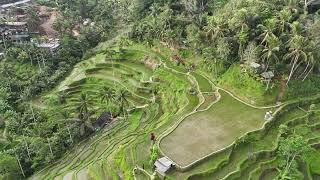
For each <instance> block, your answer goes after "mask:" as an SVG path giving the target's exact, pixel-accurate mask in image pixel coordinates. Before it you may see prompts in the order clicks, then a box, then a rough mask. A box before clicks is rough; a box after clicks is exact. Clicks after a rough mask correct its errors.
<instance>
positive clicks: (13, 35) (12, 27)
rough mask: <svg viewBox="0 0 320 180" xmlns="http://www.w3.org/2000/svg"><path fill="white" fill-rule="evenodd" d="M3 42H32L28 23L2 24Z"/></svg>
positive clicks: (0, 31)
mask: <svg viewBox="0 0 320 180" xmlns="http://www.w3.org/2000/svg"><path fill="white" fill-rule="evenodd" d="M0 33H1V36H2V39H1V41H3V40H4V39H6V40H7V41H11V42H14V43H21V42H26V41H30V35H29V31H28V25H27V22H3V23H0Z"/></svg>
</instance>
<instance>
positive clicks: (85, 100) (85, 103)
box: [77, 93, 92, 116]
mask: <svg viewBox="0 0 320 180" xmlns="http://www.w3.org/2000/svg"><path fill="white" fill-rule="evenodd" d="M91 105H92V104H91V102H90V98H89V96H88V94H85V93H83V94H81V96H80V98H79V100H78V102H77V111H78V113H79V115H80V116H86V115H87V114H88V113H89V107H90V106H91Z"/></svg>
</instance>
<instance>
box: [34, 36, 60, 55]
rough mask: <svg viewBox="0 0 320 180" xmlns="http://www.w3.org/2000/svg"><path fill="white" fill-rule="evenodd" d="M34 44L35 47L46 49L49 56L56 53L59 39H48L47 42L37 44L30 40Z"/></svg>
mask: <svg viewBox="0 0 320 180" xmlns="http://www.w3.org/2000/svg"><path fill="white" fill-rule="evenodd" d="M31 42H34V44H35V45H36V47H39V48H45V49H48V50H49V52H50V53H51V54H54V53H56V51H57V49H58V48H59V47H60V42H59V39H49V41H47V42H41V43H39V42H37V41H35V40H31Z"/></svg>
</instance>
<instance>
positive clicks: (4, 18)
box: [0, 0, 60, 54]
mask: <svg viewBox="0 0 320 180" xmlns="http://www.w3.org/2000/svg"><path fill="white" fill-rule="evenodd" d="M31 9H32V10H35V12H36V15H37V19H38V20H39V24H40V25H39V26H37V27H32V28H31V27H30V25H34V24H33V23H30V21H31V18H32V17H30V15H28V11H29V10H31ZM57 16H58V13H57V11H56V10H55V9H53V8H48V7H45V6H37V5H35V4H34V3H33V2H32V0H7V1H6V2H0V33H1V39H0V43H1V44H2V45H3V47H5V46H6V43H8V42H11V43H20V44H21V43H33V44H34V45H35V46H36V47H39V48H44V49H47V50H48V51H49V52H51V53H54V52H55V51H56V50H57V49H58V48H59V46H60V44H59V39H57V33H56V32H55V31H54V30H53V28H52V25H53V22H54V20H55V19H56V18H57ZM4 51H5V50H4V49H2V50H0V53H1V54H3V53H4Z"/></svg>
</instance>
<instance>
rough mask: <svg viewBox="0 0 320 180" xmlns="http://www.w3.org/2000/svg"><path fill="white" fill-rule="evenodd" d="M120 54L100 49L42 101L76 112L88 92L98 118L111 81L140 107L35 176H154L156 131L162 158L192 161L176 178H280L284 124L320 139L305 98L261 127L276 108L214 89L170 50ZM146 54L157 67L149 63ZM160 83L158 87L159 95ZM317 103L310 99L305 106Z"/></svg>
mask: <svg viewBox="0 0 320 180" xmlns="http://www.w3.org/2000/svg"><path fill="white" fill-rule="evenodd" d="M119 56H120V58H114V57H107V56H106V54H103V53H100V54H97V55H96V56H94V57H92V58H90V59H88V60H86V61H83V62H81V63H79V64H78V65H77V66H76V67H75V69H74V70H73V72H72V73H71V74H70V75H69V76H68V77H67V78H66V79H65V80H64V81H62V82H61V83H60V85H59V86H58V87H57V88H55V89H54V90H52V92H48V93H46V94H45V95H43V96H42V97H40V98H39V99H37V101H35V102H34V103H35V107H39V106H41V107H42V108H53V110H54V108H62V109H65V110H66V111H70V112H73V111H74V110H75V107H76V106H75V101H76V99H78V98H79V97H80V95H81V94H82V93H87V94H88V95H89V96H90V97H91V98H92V101H93V102H94V103H93V105H92V106H93V107H92V108H93V109H95V110H96V111H95V112H96V116H98V115H99V113H101V112H104V111H106V107H105V104H104V103H102V102H101V101H100V99H99V96H98V93H99V91H100V90H101V88H103V87H104V86H111V87H121V88H125V89H127V90H128V91H129V92H130V97H129V102H130V105H129V107H128V108H130V109H131V108H136V109H135V110H133V111H131V113H130V114H129V117H128V119H127V120H124V119H121V118H119V119H118V120H117V121H115V122H113V123H112V124H110V125H108V126H107V127H105V128H104V129H103V130H102V131H100V132H98V133H97V134H95V135H94V136H92V137H90V138H88V139H86V140H84V141H83V142H80V143H79V144H77V145H75V147H74V148H73V149H71V150H70V151H69V152H67V153H66V155H65V156H64V157H63V158H61V160H59V161H57V162H56V163H54V164H52V165H51V166H49V167H46V168H44V169H43V170H41V171H40V172H38V173H37V174H35V175H34V176H33V177H32V178H31V179H65V180H70V179H120V177H122V178H123V179H139V180H140V179H142V180H143V179H150V178H151V175H152V174H153V165H152V164H150V163H149V162H150V148H151V146H152V142H151V140H150V133H155V135H156V137H157V142H156V145H158V148H159V151H160V155H159V156H160V157H161V156H168V157H169V158H170V159H172V160H173V161H174V162H176V163H177V165H180V166H182V167H186V168H182V169H181V168H174V169H172V170H171V171H170V172H169V174H168V178H169V179H196V180H199V179H210V180H212V179H270V178H273V177H275V176H276V175H277V171H275V169H276V168H277V163H276V162H277V161H278V159H277V158H276V156H275V149H276V147H277V146H278V136H279V126H280V125H281V124H287V125H288V126H289V127H290V128H292V129H296V131H297V132H302V135H303V136H304V137H306V138H308V139H309V143H310V144H313V145H316V144H318V143H319V142H320V131H319V126H318V124H319V123H320V118H313V120H312V121H309V120H308V121H307V120H306V119H308V118H309V113H308V112H307V111H303V110H301V109H300V108H298V107H297V106H298V104H299V102H298V101H297V102H290V103H297V105H296V106H293V108H287V109H286V106H285V107H283V109H285V111H284V110H283V109H281V110H280V112H284V113H281V115H279V117H278V118H277V119H276V120H275V121H274V122H273V123H272V124H270V125H268V124H267V125H266V127H265V129H263V130H259V129H260V128H263V127H264V124H265V123H266V122H265V120H264V114H265V112H266V111H268V110H273V111H274V110H276V109H277V108H270V109H268V108H253V107H251V106H248V105H246V104H244V103H243V102H240V101H238V100H237V99H235V98H233V97H232V96H230V94H229V93H226V92H224V91H223V90H221V89H220V90H219V88H217V87H215V86H214V85H213V84H212V83H211V81H210V80H211V79H210V77H205V76H203V75H201V74H198V73H196V72H193V73H188V71H187V70H186V69H185V68H184V67H183V66H177V65H176V64H175V63H174V62H172V61H171V60H170V49H168V48H165V47H163V46H160V45H159V46H156V47H154V48H148V47H145V46H143V45H136V44H135V45H130V46H128V47H124V49H123V52H122V54H121V55H119ZM146 57H148V58H149V59H152V60H153V62H154V63H156V64H157V65H158V68H156V69H152V68H151V67H150V66H149V65H147V64H146V63H145V62H144V60H145V59H146ZM153 86H157V87H158V92H157V94H156V95H155V96H154V94H153V93H152V91H151V88H152V87H153ZM191 89H193V90H194V91H195V93H191V91H190V90H191ZM61 91H65V92H66V93H67V99H66V103H65V104H64V105H55V106H54V107H53V106H51V104H50V101H49V100H50V99H52V98H54V97H56V96H57V95H58V93H59V92H61ZM315 99H317V97H315ZM314 101H315V100H314V99H310V100H305V102H306V104H305V106H306V107H308V106H309V104H311V103H315V102H314ZM39 102H41V103H39ZM51 103H52V102H51ZM285 105H286V104H285ZM137 107H140V108H137ZM290 107H291V106H290ZM309 119H310V118H309ZM248 133H249V134H248ZM246 134H248V135H247V136H245V135H246ZM241 137H242V138H241ZM204 157H206V158H204ZM312 157H314V156H312ZM199 159H201V161H198V160H199ZM310 161H311V160H310ZM188 165H191V166H188ZM135 167H140V168H142V167H144V168H145V172H144V171H140V170H137V171H136V172H135V173H134V171H133V170H134V168H135ZM310 167H313V166H312V165H311V164H310ZM310 167H309V166H307V168H306V169H307V170H306V171H308V172H309V174H310V176H314V177H316V176H319V174H317V173H318V172H316V171H317V168H310Z"/></svg>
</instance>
